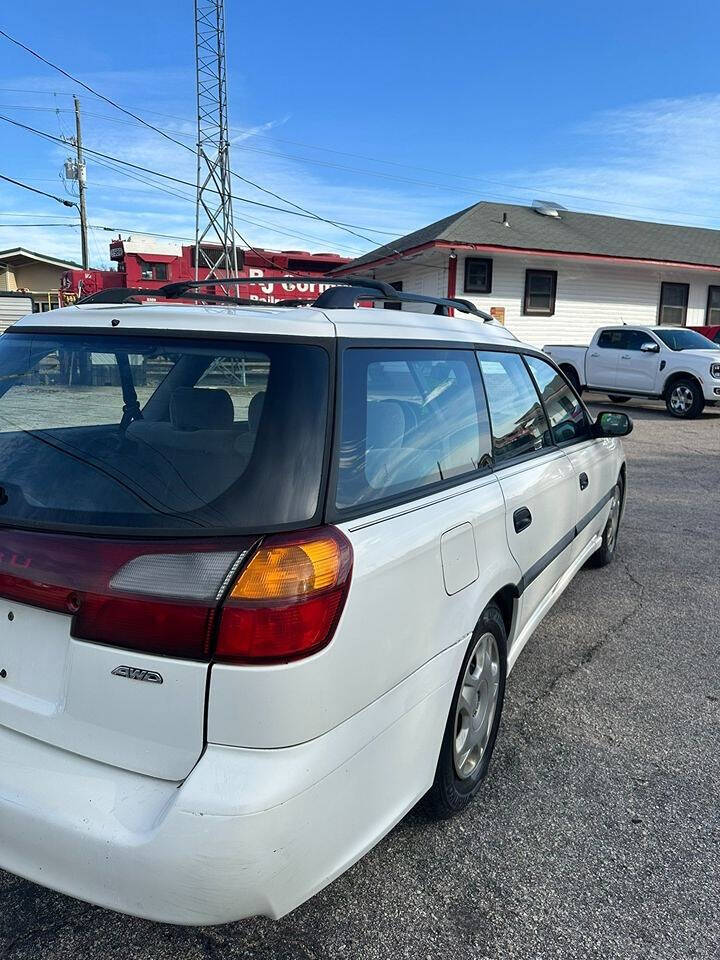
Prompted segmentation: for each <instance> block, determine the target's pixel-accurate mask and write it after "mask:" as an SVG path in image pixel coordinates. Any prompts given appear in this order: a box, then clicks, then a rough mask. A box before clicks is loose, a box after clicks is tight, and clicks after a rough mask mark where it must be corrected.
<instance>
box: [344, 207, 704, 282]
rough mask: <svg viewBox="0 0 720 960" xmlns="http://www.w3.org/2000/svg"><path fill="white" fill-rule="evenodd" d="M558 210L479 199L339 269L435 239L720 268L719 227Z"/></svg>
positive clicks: (356, 265) (353, 268) (460, 243)
mask: <svg viewBox="0 0 720 960" xmlns="http://www.w3.org/2000/svg"><path fill="white" fill-rule="evenodd" d="M558 212H559V214H560V216H559V217H548V216H543V215H542V214H541V213H539V212H538V210H537V209H536V208H535V207H523V206H516V205H513V204H508V203H486V202H484V201H483V202H481V203H475V204H473V206H471V207H466V208H465V209H464V210H460V211H459V212H458V213H453V214H451V215H450V216H449V217H444V218H443V219H442V220H437V221H436V222H435V223H431V224H429V226H427V227H423V228H422V229H420V230H415V231H414V232H413V233H408V234H407V235H406V236H404V237H400V239H399V240H393V241H391V242H390V243H386V244H384V245H383V246H382V247H378V248H377V249H376V250H372V251H371V252H370V253H366V254H365V255H364V256H362V257H359V258H358V259H357V260H353V261H352V263H348V264H346V265H345V266H344V267H342V268H340V270H338V271H337V272H348V271H353V270H356V269H357V268H358V267H361V266H364V265H366V264H370V263H374V262H375V261H377V260H382V259H385V258H393V257H394V256H395V255H397V254H398V253H404V252H406V251H409V250H412V249H415V248H417V247H423V246H426V245H427V244H433V243H442V244H443V245H445V244H453V243H456V244H458V246H460V245H462V244H482V245H488V246H493V247H509V248H515V249H522V250H534V251H541V250H546V251H548V253H572V254H589V255H591V256H601V257H621V258H624V259H630V260H658V261H663V262H667V263H678V264H692V265H697V266H709V267H720V230H708V229H706V228H705V227H681V226H677V225H675V224H670V223H648V222H647V221H645V220H624V219H622V218H621V217H604V216H600V215H598V214H596V213H576V212H575V211H572V210H562V209H559V210H558ZM503 214H507V222H508V224H509V226H505V224H504V223H503Z"/></svg>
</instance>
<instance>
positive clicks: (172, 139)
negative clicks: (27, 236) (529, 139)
mask: <svg viewBox="0 0 720 960" xmlns="http://www.w3.org/2000/svg"><path fill="white" fill-rule="evenodd" d="M0 36H2V37H5V39H6V40H9V41H10V43H13V44H15V46H17V47H20V49H21V50H24V51H25V52H26V53H29V54H30V55H31V56H32V57H35V59H37V60H39V61H40V62H41V63H44V64H45V65H46V66H48V67H50V68H51V69H53V70H56V71H57V72H58V73H61V74H62V75H63V76H64V77H67V79H68V80H72V81H73V83H77V84H79V85H80V86H81V87H83V89H85V90H87V91H88V92H89V93H91V94H92V95H93V96H95V97H98V98H99V99H100V100H104V101H105V103H109V104H110V106H111V107H114V108H115V109H116V110H119V111H120V112H121V113H124V114H126V115H127V116H129V117H132V118H133V120H137V121H138V123H141V124H142V125H143V126H145V127H147V128H148V129H149V130H153V131H154V132H155V133H157V134H158V135H159V136H161V137H164V138H165V139H166V140H169V141H170V142H171V143H174V144H176V145H177V146H179V147H182V148H183V149H184V150H189V151H190V152H191V153H192V154H193V155H195V150H194V149H193V148H192V147H190V146H189V145H188V144H187V143H183V141H182V140H178V139H177V137H174V136H172V135H171V134H169V133H168V132H167V131H166V130H163V129H162V128H161V127H158V126H156V125H155V124H154V123H150V121H149V120H145V119H144V118H143V117H141V116H139V115H138V114H136V113H133V111H132V110H128V109H127V107H123V106H122V105H121V104H119V103H117V102H116V101H115V100H112V99H111V98H110V97H107V96H105V94H103V93H100V92H99V91H97V90H95V89H94V88H93V87H91V86H90V84H88V83H85V82H84V81H83V80H80V79H79V78H78V77H75V76H73V75H72V74H71V73H68V71H67V70H64V69H63V68H62V67H60V66H58V65H57V64H56V63H53V62H52V61H51V60H48V59H47V58H46V57H43V56H42V54H40V53H38V52H37V51H36V50H33V49H32V47H29V46H27V44H25V43H22V41H20V40H17V39H16V38H15V37H12V36H11V35H10V34H9V33H7V32H6V31H5V30H0ZM230 174H231V175H232V176H233V177H236V178H237V179H238V180H241V181H242V182H243V183H247V184H248V185H250V186H252V187H254V188H255V189H256V190H260V191H261V192H262V193H265V194H267V195H268V196H271V197H274V198H275V199H276V200H279V201H280V202H281V203H288V204H290V206H292V207H295V209H296V210H299V211H302V212H303V213H305V214H307V215H308V216H310V217H312V218H314V219H315V220H321V221H323V222H324V223H328V224H330V225H332V226H333V227H337V228H338V229H340V230H345V231H346V232H347V233H351V234H353V236H356V237H358V238H359V239H361V240H365V241H367V243H375V241H374V240H372V239H371V238H370V237H366V236H364V234H361V233H357V232H356V231H355V230H353V229H352V228H350V227H347V226H344V225H343V224H341V223H340V222H338V221H335V220H331V219H330V218H329V217H323V216H321V215H320V214H318V213H314V212H313V211H311V210H309V209H308V208H307V207H303V206H301V205H300V204H297V203H295V202H294V201H292V200H288V199H287V197H283V196H281V195H280V194H279V193H275V192H274V191H272V190H268V189H267V187H263V186H261V185H260V184H259V183H256V182H255V181H254V180H250V179H249V178H248V177H242V176H240V174H239V173H236V172H235V171H234V170H230Z"/></svg>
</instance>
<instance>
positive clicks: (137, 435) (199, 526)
mask: <svg viewBox="0 0 720 960" xmlns="http://www.w3.org/2000/svg"><path fill="white" fill-rule="evenodd" d="M328 381H329V358H328V354H327V353H326V351H325V350H323V349H322V348H321V347H318V346H313V345H310V344H300V343H293V342H277V341H270V342H244V341H237V340H232V341H225V340H199V339H197V340H196V339H175V338H170V337H168V338H160V337H150V336H140V337H136V336H133V337H124V336H108V335H95V336H82V335H76V334H65V335H63V334H59V335H52V336H49V335H47V334H42V335H41V334H37V335H31V334H25V333H22V334H21V333H8V334H3V335H2V336H0V488H1V489H0V524H18V525H24V526H40V527H43V528H59V529H64V528H71V529H79V528H90V531H89V532H92V528H95V527H97V528H99V529H101V530H102V531H103V532H110V529H111V528H112V530H113V531H116V532H125V533H127V532H130V533H132V532H133V531H137V532H140V530H142V531H143V532H150V531H152V530H156V531H158V532H167V533H182V534H183V535H187V534H192V533H202V532H207V530H208V529H210V530H214V531H217V530H224V531H227V532H231V531H232V532H236V531H237V532H242V531H253V532H256V531H261V530H263V529H267V528H273V527H276V526H283V525H293V524H299V523H302V522H304V521H307V520H310V519H311V518H313V517H314V516H315V514H316V512H317V510H318V501H319V496H320V488H321V480H322V473H323V454H324V448H325V434H326V423H327V407H328Z"/></svg>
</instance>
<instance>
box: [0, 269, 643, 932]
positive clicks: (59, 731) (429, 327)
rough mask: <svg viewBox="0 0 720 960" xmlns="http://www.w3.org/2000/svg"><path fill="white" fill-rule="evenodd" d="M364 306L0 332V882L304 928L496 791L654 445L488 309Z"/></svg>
mask: <svg viewBox="0 0 720 960" xmlns="http://www.w3.org/2000/svg"><path fill="white" fill-rule="evenodd" d="M358 282H359V281H355V285H353V283H352V281H348V284H347V285H346V286H344V287H343V286H337V287H335V288H334V289H330V290H327V291H326V292H325V293H323V294H322V295H321V296H320V298H319V299H318V300H317V301H316V303H315V305H314V306H313V307H302V308H297V309H292V308H281V307H270V306H261V305H256V306H254V307H250V306H238V305H233V304H225V305H214V306H193V305H184V304H174V303H172V302H166V303H157V304H138V303H135V304H129V303H125V304H121V303H102V302H95V303H92V302H90V303H87V304H86V305H79V306H76V307H72V308H67V309H63V310H58V311H54V312H53V313H52V314H43V315H34V316H29V317H26V318H25V319H23V320H21V321H19V322H18V323H16V324H15V326H14V327H13V328H12V329H11V330H10V331H9V332H8V333H5V334H3V335H2V337H0V544H1V547H0V866H2V867H3V868H5V869H7V870H9V871H12V872H13V873H16V874H19V875H20V876H23V877H26V878H29V879H31V880H34V881H36V882H38V883H40V884H44V885H45V886H48V887H51V888H53V889H56V890H59V891H62V892H64V893H68V894H71V895H73V896H76V897H80V898H82V899H84V900H87V901H90V902H92V903H96V904H101V905H103V906H106V907H110V908H112V909H114V910H120V911H123V912H126V913H129V914H135V915H138V916H142V917H147V918H150V919H152V920H159V921H168V922H173V923H185V924H205V923H221V922H224V921H229V920H236V919H239V918H242V917H248V916H252V915H258V914H262V915H267V916H270V917H280V916H282V915H283V914H285V913H287V912H288V911H289V910H292V909H293V908H294V907H296V906H297V905H298V904H300V903H302V902H303V901H304V900H306V899H307V898H308V897H310V896H312V895H313V894H314V893H315V892H316V891H318V890H320V889H321V888H322V887H323V886H325V885H326V884H327V883H329V882H330V881H331V880H332V879H333V878H334V877H337V876H338V874H340V873H342V871H343V870H345V869H347V867H348V866H350V864H352V863H353V862H354V861H356V860H357V859H358V858H359V857H361V856H362V855H363V854H364V853H365V852H366V851H367V850H368V849H369V848H370V847H372V846H373V844H375V843H376V842H377V841H378V840H379V839H380V838H381V837H382V836H383V835H384V834H386V833H387V832H388V831H389V830H390V829H391V828H392V826H393V825H394V824H396V823H397V822H398V820H400V819H401V817H402V816H403V815H404V814H405V813H406V812H407V811H408V810H409V809H410V808H411V807H412V806H413V805H414V804H415V803H417V801H418V800H420V799H421V798H422V797H424V796H425V795H427V797H426V802H427V806H428V809H430V810H431V811H432V812H434V813H435V814H436V815H440V816H448V815H450V814H453V813H456V812H458V811H460V810H462V809H463V808H464V807H465V806H466V805H467V804H468V802H469V801H470V799H471V798H472V797H473V796H474V795H475V794H476V793H477V791H478V789H479V787H480V785H481V781H482V780H483V778H484V776H485V774H486V772H487V769H488V765H489V762H490V758H491V755H492V752H493V747H494V744H495V740H496V737H497V733H498V726H499V723H500V715H501V711H502V705H503V696H504V692H505V682H506V677H507V674H508V673H509V671H510V670H511V668H512V666H513V664H514V663H515V661H516V659H517V657H518V654H519V653H520V651H521V650H522V648H523V647H524V645H525V644H526V643H527V641H528V639H529V638H530V636H531V634H532V633H533V631H534V629H535V628H536V627H537V625H538V623H539V622H540V620H541V619H542V617H543V616H544V615H545V614H546V613H547V612H548V610H549V609H550V608H551V606H552V604H553V603H554V602H555V600H557V598H558V597H559V596H560V594H561V593H562V591H563V589H564V588H565V587H566V586H567V585H568V583H569V582H570V580H571V579H572V577H573V576H574V575H575V573H576V572H577V571H578V570H579V569H580V567H582V566H583V564H585V563H586V562H587V561H592V562H593V563H594V564H596V565H602V564H604V563H607V562H608V561H610V560H611V559H612V557H613V553H614V551H615V546H616V542H617V533H618V525H619V522H620V518H621V514H622V507H623V502H624V495H625V462H624V456H623V450H622V445H621V441H620V440H619V439H618V437H619V436H620V435H623V434H625V433H628V432H629V430H630V429H631V424H630V421H629V419H628V418H627V416H626V415H625V414H623V413H603V414H600V415H599V416H598V418H597V419H596V420H593V418H592V417H591V416H590V415H589V414H588V412H587V410H586V409H585V407H584V406H583V404H582V403H581V401H580V400H579V399H578V396H577V394H576V393H575V391H574V390H573V389H572V387H571V386H570V385H569V384H568V381H567V380H566V379H565V378H564V376H563V375H562V374H561V373H559V371H558V369H557V367H555V366H554V364H553V363H552V362H551V361H549V360H548V358H547V357H546V356H544V355H543V354H542V353H539V352H538V351H536V350H534V349H532V348H531V347H526V346H523V345H522V344H520V343H518V342H517V341H516V340H515V339H514V338H513V337H512V335H511V334H509V333H508V332H507V331H506V330H505V329H504V328H502V327H500V326H497V325H494V324H493V323H492V322H485V321H484V318H483V315H479V314H478V312H477V311H474V308H472V307H470V306H469V305H467V304H464V303H463V302H461V301H448V300H442V299H431V298H427V297H425V298H423V297H419V296H415V295H412V294H400V293H396V292H395V291H393V290H392V289H391V288H389V287H386V286H385V285H384V284H380V283H377V282H375V283H373V282H371V281H364V286H357V283H358ZM175 293H177V291H175ZM188 295H189V296H192V295H193V294H192V292H190V293H189V294H188ZM96 299H100V300H102V299H103V298H102V295H100V297H99V298H96ZM359 301H360V302H362V303H365V302H366V301H372V302H373V303H374V304H375V305H376V306H379V305H383V304H384V305H386V306H397V307H401V308H403V309H401V310H386V309H362V308H359V309H355V307H356V306H357V305H358V302H359ZM407 307H414V311H415V312H410V311H409V310H407V309H406V308H407ZM428 309H432V310H434V313H432V314H430V313H428V312H426V311H427V310H428ZM488 319H489V318H488ZM449 855H450V854H449Z"/></svg>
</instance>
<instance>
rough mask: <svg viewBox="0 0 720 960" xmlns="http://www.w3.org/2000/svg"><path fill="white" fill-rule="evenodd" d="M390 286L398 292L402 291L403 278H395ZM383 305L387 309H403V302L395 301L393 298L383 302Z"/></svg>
mask: <svg viewBox="0 0 720 960" xmlns="http://www.w3.org/2000/svg"><path fill="white" fill-rule="evenodd" d="M390 286H391V287H392V288H393V289H394V290H397V292H398V293H402V289H403V282H402V280H395V281H394V282H393V283H391V284H390ZM383 307H385V309H386V310H402V304H401V303H393V302H392V300H386V301H385V302H384V303H383Z"/></svg>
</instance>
